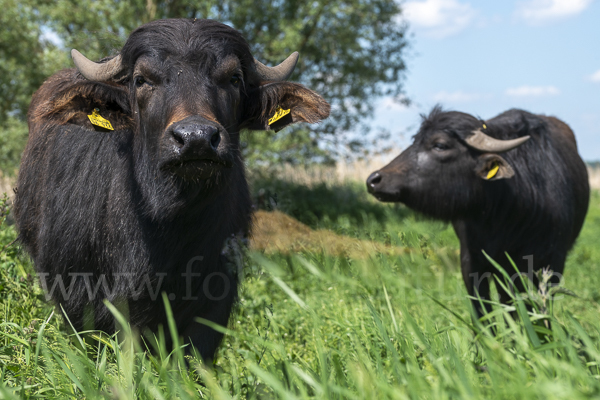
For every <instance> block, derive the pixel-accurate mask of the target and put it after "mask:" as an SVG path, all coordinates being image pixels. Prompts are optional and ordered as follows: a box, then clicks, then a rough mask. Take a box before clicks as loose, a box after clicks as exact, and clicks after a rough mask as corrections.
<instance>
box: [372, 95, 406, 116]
mask: <svg viewBox="0 0 600 400" xmlns="http://www.w3.org/2000/svg"><path fill="white" fill-rule="evenodd" d="M378 108H385V109H387V110H393V111H397V112H404V111H408V110H409V107H408V106H407V105H406V104H403V103H401V102H399V101H397V100H395V99H394V98H393V97H384V98H383V99H382V100H381V102H380V103H379V106H378Z"/></svg>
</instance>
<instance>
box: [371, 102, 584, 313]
mask: <svg viewBox="0 0 600 400" xmlns="http://www.w3.org/2000/svg"><path fill="white" fill-rule="evenodd" d="M500 154H502V155H500ZM367 189H368V191H369V192H370V193H371V194H372V195H373V196H375V197H376V198H378V199H379V200H381V201H392V202H402V203H404V204H406V205H407V206H408V207H410V208H412V209H414V210H417V211H420V212H422V213H423V214H426V215H428V216H431V217H434V218H438V219H442V220H445V221H450V222H452V225H453V226H454V230H455V232H456V234H457V236H458V238H459V240H460V252H461V266H462V275H463V279H464V282H465V284H466V286H467V291H468V292H469V294H470V295H475V294H477V293H478V294H479V295H480V296H481V297H482V298H483V299H489V279H488V278H489V277H490V276H492V275H493V274H494V271H495V269H494V267H493V266H492V265H491V264H490V262H489V261H488V260H487V259H486V258H485V256H484V255H483V253H482V250H483V251H485V252H486V253H487V254H488V255H490V256H491V257H492V258H493V259H495V260H496V261H497V262H498V263H499V264H500V265H501V266H502V267H503V268H504V269H505V270H506V271H507V272H508V273H509V274H510V275H512V272H514V269H513V267H512V266H511V265H510V263H509V260H508V259H507V257H506V256H505V254H504V253H505V252H506V253H508V254H509V256H510V257H511V258H512V259H513V260H514V261H515V263H516V265H517V267H518V268H519V270H520V271H522V272H525V273H527V275H528V276H529V277H530V278H531V277H532V275H533V278H534V280H535V276H534V274H533V271H537V270H539V269H540V268H545V267H548V266H549V267H550V268H551V269H552V270H553V271H554V272H555V273H556V274H561V273H562V271H563V269H564V264H565V258H566V255H567V251H568V250H569V249H570V248H571V246H572V245H573V242H574V241H575V239H576V238H577V235H578V234H579V231H580V230H581V226H582V224H583V220H584V218H585V214H586V212H587V208H588V202H589V185H588V176H587V169H586V166H585V164H584V163H583V161H582V160H581V158H580V157H579V155H578V153H577V145H576V143H575V137H574V135H573V132H572V131H571V129H570V128H569V127H568V126H567V125H566V124H565V123H564V122H562V121H560V120H558V119H556V118H554V117H547V116H543V115H534V114H531V113H528V112H526V111H522V110H509V111H506V112H504V113H502V114H500V115H498V116H497V117H495V118H492V119H490V120H488V121H481V120H479V119H477V118H474V117H473V116H471V115H469V114H465V113H461V112H444V111H442V110H441V109H440V108H439V107H435V108H434V109H433V111H432V112H431V113H430V114H429V116H428V117H424V120H423V123H422V125H421V128H420V130H419V132H418V133H417V134H416V135H415V137H414V142H413V144H412V145H411V146H410V147H408V148H407V149H406V150H405V151H404V152H402V154H400V155H399V156H398V157H397V158H396V159H394V160H393V161H392V162H390V163H389V164H388V165H386V166H385V167H383V168H382V169H381V170H379V171H376V172H374V173H372V174H371V176H369V178H368V179H367ZM517 276H518V275H517ZM557 276H558V275H557ZM515 281H516V282H515V283H517V284H519V283H520V279H515ZM499 292H500V299H501V301H502V302H507V301H508V300H509V297H508V294H507V293H504V292H503V291H502V290H501V289H500V288H499ZM478 305H479V302H478V301H475V302H474V306H475V308H476V310H477V311H478V312H479V314H481V313H482V312H484V311H485V310H482V309H481V308H480V307H479V306H478Z"/></svg>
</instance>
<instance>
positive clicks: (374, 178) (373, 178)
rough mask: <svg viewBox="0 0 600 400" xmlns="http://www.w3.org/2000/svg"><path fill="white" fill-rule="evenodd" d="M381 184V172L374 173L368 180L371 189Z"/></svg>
mask: <svg viewBox="0 0 600 400" xmlns="http://www.w3.org/2000/svg"><path fill="white" fill-rule="evenodd" d="M379 183H381V174H380V173H379V172H373V173H372V174H371V175H370V176H369V178H368V179H367V186H368V187H369V188H375V185H378V184H379Z"/></svg>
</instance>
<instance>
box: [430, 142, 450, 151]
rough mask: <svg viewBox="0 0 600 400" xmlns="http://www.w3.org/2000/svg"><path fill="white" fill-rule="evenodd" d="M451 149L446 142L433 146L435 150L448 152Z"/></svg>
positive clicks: (436, 143)
mask: <svg viewBox="0 0 600 400" xmlns="http://www.w3.org/2000/svg"><path fill="white" fill-rule="evenodd" d="M449 148H450V146H448V144H446V143H444V142H435V143H434V144H433V149H435V150H439V151H444V150H448V149H449Z"/></svg>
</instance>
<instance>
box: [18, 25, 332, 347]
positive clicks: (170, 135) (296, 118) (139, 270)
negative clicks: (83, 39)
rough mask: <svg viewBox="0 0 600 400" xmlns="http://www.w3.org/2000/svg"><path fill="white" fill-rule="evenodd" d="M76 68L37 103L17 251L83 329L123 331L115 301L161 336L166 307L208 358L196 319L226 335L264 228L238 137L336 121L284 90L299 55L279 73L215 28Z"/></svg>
mask: <svg viewBox="0 0 600 400" xmlns="http://www.w3.org/2000/svg"><path fill="white" fill-rule="evenodd" d="M72 56H73V61H74V63H75V66H76V67H77V69H67V70H63V71H60V72H58V73H56V74H55V75H53V76H52V77H50V78H49V79H48V80H47V81H46V82H45V83H44V84H43V85H42V86H41V88H40V89H39V90H38V91H37V92H36V93H35V94H34V96H33V99H32V102H31V106H30V109H29V114H28V121H29V131H30V133H29V141H28V144H27V147H26V149H25V152H24V155H23V159H22V163H21V169H20V172H19V177H18V194H17V196H16V200H15V216H16V221H17V225H18V231H19V238H20V240H21V242H22V244H23V246H24V248H25V249H26V250H27V252H28V253H29V254H30V255H31V257H32V259H33V261H34V264H35V267H36V269H37V271H38V272H39V275H40V282H41V284H42V286H43V287H44V288H45V289H46V291H47V293H48V295H47V298H48V299H50V298H52V299H53V300H54V302H55V303H56V304H58V305H60V306H62V307H63V309H64V310H65V312H66V315H67V316H68V318H69V319H70V321H71V322H72V323H73V325H74V327H75V329H77V330H82V329H84V328H95V329H100V330H103V331H106V332H113V331H114V329H115V325H114V320H113V317H112V315H111V314H110V312H109V311H108V310H107V308H106V307H105V306H104V304H103V300H104V299H108V300H109V301H110V302H112V303H114V304H116V305H119V306H120V307H121V309H123V310H128V313H129V318H130V321H131V323H132V325H133V326H134V327H138V328H139V329H149V330H150V331H151V332H157V330H158V329H159V326H160V325H163V326H166V325H165V324H166V317H165V310H164V308H163V300H162V298H161V295H160V293H162V292H164V293H166V294H167V295H168V298H169V300H170V305H171V307H172V309H173V313H174V318H175V321H176V324H177V328H178V330H179V334H180V335H181V336H183V337H184V338H185V339H186V340H187V341H188V342H189V343H191V344H193V346H195V348H196V349H197V350H198V351H199V353H200V354H201V355H202V357H204V358H205V359H210V358H212V357H213V355H214V352H215V349H216V348H217V346H218V344H219V342H220V340H221V336H222V335H221V334H219V333H217V332H216V331H214V330H212V329H210V328H208V327H206V326H205V325H202V324H200V323H197V322H196V321H195V318H196V317H202V318H204V319H208V320H211V321H214V322H215V323H217V324H221V325H225V324H227V322H228V318H229V315H230V312H231V307H232V304H233V303H234V301H235V298H236V293H237V286H238V282H237V277H236V273H235V268H233V267H232V266H231V265H230V263H229V262H228V260H227V258H226V257H225V255H224V253H225V250H227V249H226V248H225V250H224V246H225V243H226V241H227V240H228V239H229V238H231V237H232V236H235V235H245V234H247V233H248V232H249V230H250V225H251V202H250V196H249V191H248V185H247V181H246V178H245V172H244V163H243V160H242V156H241V151H240V130H241V129H243V128H246V129H250V130H268V129H270V128H272V129H281V128H282V127H284V126H285V125H288V124H290V123H294V122H302V121H304V122H309V123H314V122H318V121H320V120H321V119H323V118H326V117H327V116H328V115H329V108H330V107H329V105H328V103H327V102H326V101H325V100H324V99H323V98H322V97H321V96H319V95H318V94H317V93H315V92H313V91H311V90H309V89H307V88H306V87H304V86H302V85H300V84H297V83H291V82H285V80H286V79H287V78H288V77H289V76H290V74H291V73H292V71H293V69H294V67H295V65H296V61H297V58H298V54H297V53H294V54H292V55H291V56H290V57H289V58H288V59H286V60H285V61H284V62H283V63H282V64H280V65H279V66H277V67H272V68H271V67H267V66H265V65H263V64H261V63H260V62H259V61H257V60H255V59H254V58H253V56H252V55H251V53H250V49H249V46H248V43H247V42H246V41H245V39H244V38H243V37H242V36H241V35H240V33H239V32H238V31H236V30H235V29H233V28H231V27H228V26H226V25H224V24H221V23H219V22H216V21H211V20H201V19H169V20H159V21H154V22H150V23H148V24H146V25H143V26H141V27H139V28H138V29H136V30H135V31H134V32H133V33H131V35H130V36H129V38H128V39H127V41H126V43H125V45H124V46H123V48H122V49H121V51H120V52H119V53H118V55H116V56H114V57H108V58H105V59H103V60H101V61H100V62H92V61H90V60H88V59H87V58H85V57H84V56H83V55H82V54H81V53H79V52H78V51H76V50H73V51H72ZM275 115H278V116H279V118H278V120H277V121H275V119H277V118H273V117H274V116H275ZM269 120H271V121H269ZM165 331H167V329H165Z"/></svg>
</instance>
